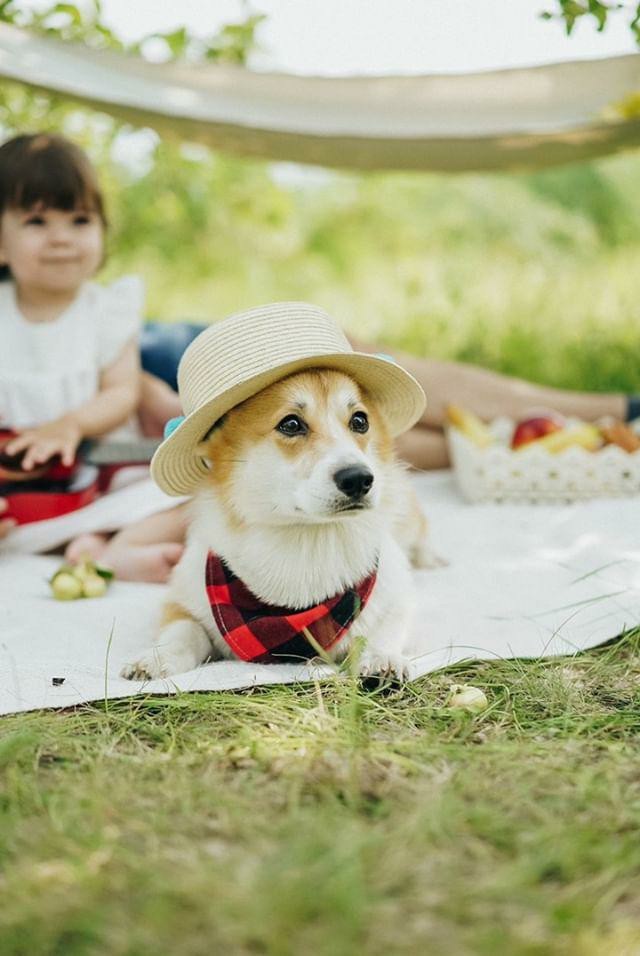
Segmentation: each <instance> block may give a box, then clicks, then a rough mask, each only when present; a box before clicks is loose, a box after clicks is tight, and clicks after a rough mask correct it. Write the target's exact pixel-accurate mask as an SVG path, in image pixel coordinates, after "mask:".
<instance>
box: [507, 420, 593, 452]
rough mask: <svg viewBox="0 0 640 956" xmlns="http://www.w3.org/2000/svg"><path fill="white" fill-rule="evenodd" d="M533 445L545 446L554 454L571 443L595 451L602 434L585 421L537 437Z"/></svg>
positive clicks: (531, 443)
mask: <svg viewBox="0 0 640 956" xmlns="http://www.w3.org/2000/svg"><path fill="white" fill-rule="evenodd" d="M533 444H534V443H533V442H530V447H531V446H532V445H533ZM535 445H536V446H537V447H538V448H546V449H547V451H550V452H553V453H554V454H555V453H557V452H559V451H564V450H565V448H570V447H571V446H572V445H577V446H578V447H580V448H586V449H587V451H596V449H598V448H600V446H601V445H602V436H601V434H600V430H599V429H598V428H596V426H595V425H590V424H588V423H585V424H584V425H574V426H572V427H570V428H561V429H560V430H559V431H557V432H551V434H550V435H545V436H544V438H538V439H537V441H536V442H535ZM525 447H526V446H525Z"/></svg>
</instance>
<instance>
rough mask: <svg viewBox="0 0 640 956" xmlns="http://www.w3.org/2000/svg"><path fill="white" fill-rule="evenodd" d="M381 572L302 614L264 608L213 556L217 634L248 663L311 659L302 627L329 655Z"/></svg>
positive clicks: (210, 575) (209, 574) (208, 579)
mask: <svg viewBox="0 0 640 956" xmlns="http://www.w3.org/2000/svg"><path fill="white" fill-rule="evenodd" d="M376 576H377V569H376V570H374V571H373V572H372V573H371V574H370V575H369V576H368V577H366V578H365V579H364V580H363V581H361V582H360V583H359V584H357V585H356V586H355V587H353V588H350V589H349V590H348V591H344V592H342V593H341V594H336V595H334V597H332V598H328V599H327V600H326V601H323V602H322V604H315V605H313V607H308V608H305V609H304V610H302V611H295V610H291V609H290V608H286V607H274V606H273V605H272V604H263V602H262V601H260V600H259V599H258V598H257V597H255V596H254V595H253V594H252V593H251V591H250V590H249V588H248V587H247V586H246V584H244V583H243V582H242V581H241V580H240V579H239V578H237V577H236V576H235V574H234V573H233V571H232V570H231V568H229V567H227V565H226V564H225V563H224V561H223V560H222V558H220V557H219V556H218V555H217V554H214V553H213V551H210V552H209V554H208V556H207V563H206V568H205V583H206V589H207V596H208V598H209V604H210V605H211V613H212V614H213V619H214V621H215V622H216V625H217V627H218V630H219V631H220V633H221V634H222V636H223V637H224V639H225V641H226V642H227V644H228V645H229V647H230V648H231V650H232V651H233V653H234V654H235V655H236V657H239V658H240V659H241V660H243V661H254V662H259V663H261V664H264V663H267V662H268V663H277V662H282V661H284V660H286V659H287V658H296V659H297V660H300V659H301V658H302V659H304V660H308V659H309V658H311V657H314V656H315V654H316V651H315V649H314V648H313V647H312V645H311V644H310V643H309V641H308V640H307V639H306V637H305V636H304V633H303V630H302V629H303V628H307V630H309V631H310V633H311V634H312V636H313V637H314V639H315V640H316V641H317V643H318V644H319V645H320V647H322V648H323V649H324V650H328V649H329V648H330V647H332V646H333V645H334V644H335V643H336V641H338V640H339V639H340V638H341V637H342V635H343V634H344V632H345V631H346V630H347V628H348V627H349V625H350V624H351V623H352V622H353V621H354V620H355V619H356V617H357V616H358V614H360V611H362V609H363V608H364V606H365V605H366V603H367V601H368V600H369V597H370V595H371V592H372V591H373V586H374V584H375V583H376Z"/></svg>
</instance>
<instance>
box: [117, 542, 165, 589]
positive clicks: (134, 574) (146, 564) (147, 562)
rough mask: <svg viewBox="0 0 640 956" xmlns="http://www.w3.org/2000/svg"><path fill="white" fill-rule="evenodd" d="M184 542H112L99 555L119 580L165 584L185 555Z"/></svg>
mask: <svg viewBox="0 0 640 956" xmlns="http://www.w3.org/2000/svg"><path fill="white" fill-rule="evenodd" d="M183 551H184V545H183V544H175V543H173V542H164V543H162V544H133V543H126V542H124V541H123V542H115V543H111V544H109V545H108V546H107V547H106V548H105V549H104V551H103V552H102V554H101V556H100V560H101V563H102V564H104V565H105V567H108V568H111V570H112V571H113V573H114V574H115V576H116V578H117V579H119V580H120V581H146V582H148V583H150V584H164V583H165V582H166V581H167V580H168V579H169V575H170V573H171V571H172V570H173V568H174V566H175V565H176V564H177V563H178V561H179V560H180V558H181V557H182V552H183Z"/></svg>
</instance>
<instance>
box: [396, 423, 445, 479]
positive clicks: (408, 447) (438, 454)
mask: <svg viewBox="0 0 640 956" xmlns="http://www.w3.org/2000/svg"><path fill="white" fill-rule="evenodd" d="M396 454H397V455H398V457H399V458H402V459H403V460H404V461H406V462H407V464H409V465H411V467H412V468H415V469H417V470H418V471H429V470H431V469H432V468H448V467H449V453H448V451H447V442H446V440H445V437H444V432H443V431H442V429H438V428H427V427H425V426H424V425H416V426H415V427H414V428H412V429H410V430H409V431H408V432H405V433H404V435H400V436H399V437H398V438H396Z"/></svg>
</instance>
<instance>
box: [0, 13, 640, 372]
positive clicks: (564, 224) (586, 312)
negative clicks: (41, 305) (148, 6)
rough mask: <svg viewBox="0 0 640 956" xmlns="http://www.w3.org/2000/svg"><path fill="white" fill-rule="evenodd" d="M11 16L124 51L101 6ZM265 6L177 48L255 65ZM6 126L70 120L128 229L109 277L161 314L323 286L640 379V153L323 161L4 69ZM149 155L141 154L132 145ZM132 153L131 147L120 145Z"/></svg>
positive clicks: (172, 53) (119, 227)
mask: <svg viewBox="0 0 640 956" xmlns="http://www.w3.org/2000/svg"><path fill="white" fill-rule="evenodd" d="M29 6H30V5H28V4H25V3H20V2H18V0H9V2H7V0H5V2H1V0H0V20H5V21H8V22H13V23H16V24H18V25H21V26H26V27H29V28H30V29H36V30H40V31H45V32H49V33H52V34H54V35H57V36H59V37H61V38H64V39H67V40H70V41H71V40H75V41H78V40H82V41H83V42H87V43H91V44H92V45H96V46H107V47H111V48H119V49H124V45H123V44H122V43H121V41H120V40H119V39H118V37H117V36H115V35H114V34H113V32H112V31H110V30H109V29H108V28H107V27H106V26H105V25H104V23H103V22H102V11H101V8H100V5H99V3H93V4H92V5H90V6H89V7H83V8H82V9H80V8H79V7H76V6H75V5H72V4H55V5H53V6H52V7H51V8H50V9H49V10H48V11H46V10H45V11H42V10H41V11H40V12H39V13H38V14H35V13H34V12H33V11H30V10H29ZM259 19H260V18H259V17H256V16H254V15H252V14H251V12H250V11H247V17H246V19H245V21H243V22H242V23H239V24H233V25H230V26H227V27H225V28H224V29H223V30H222V31H221V32H220V33H219V34H217V35H216V36H212V37H209V38H207V39H204V40H203V39H197V40H196V38H193V37H190V36H189V35H188V34H187V32H186V31H176V32H173V33H171V34H169V35H165V36H164V37H160V38H158V36H157V35H155V36H153V37H151V38H144V39H143V40H140V41H138V42H137V43H136V44H134V45H133V47H128V48H127V50H128V51H129V52H131V51H132V50H133V52H135V53H141V52H142V53H143V52H144V49H145V44H146V43H147V42H151V40H153V42H155V43H157V42H161V43H163V44H164V47H163V49H164V50H165V54H166V57H167V59H172V58H176V57H187V58H196V59H197V58H200V59H201V58H203V57H206V58H208V59H211V58H214V59H215V58H217V59H225V58H226V59H231V60H233V61H234V62H244V61H245V60H246V58H247V56H248V55H249V53H250V51H251V49H253V47H254V45H255V43H256V39H257V34H258V30H259ZM0 127H2V131H3V133H4V135H5V136H8V135H11V134H13V133H15V132H18V131H26V130H36V129H48V130H57V131H61V132H63V133H66V134H67V135H69V136H72V137H73V138H74V139H75V140H77V141H78V142H79V143H80V144H81V145H83V146H84V147H85V148H86V149H87V151H88V152H89V154H90V155H91V157H92V159H93V160H94V162H95V163H96V164H97V166H98V168H99V170H100V175H101V179H102V182H103V184H104V188H105V192H106V194H107V199H108V207H109V212H110V219H111V222H112V229H111V234H110V239H109V246H110V255H109V260H108V263H107V267H106V270H105V273H104V277H105V278H107V279H108V278H110V277H112V276H115V275H118V274H121V273H123V272H132V271H133V272H138V273H140V274H142V276H143V277H144V278H145V280H146V283H147V289H148V312H149V314H150V315H153V316H156V317H159V318H162V319H167V320H172V319H177V318H199V319H202V320H203V321H209V320H212V319H215V318H219V317H220V316H222V315H225V314H226V313H228V312H229V311H232V310H235V309H238V308H243V307H246V306H251V305H255V304H257V303H259V302H264V301H269V300H277V299H308V300H311V301H315V302H318V303H319V304H321V305H324V306H325V307H327V308H328V309H330V310H331V311H333V312H334V314H336V316H337V317H338V318H339V319H340V320H341V321H342V322H343V323H344V324H345V326H346V327H347V328H348V329H349V330H350V331H351V332H352V333H354V334H355V335H356V336H360V337H362V338H369V339H377V340H379V341H381V342H384V343H387V344H394V345H396V346H399V347H404V348H406V349H407V350H411V351H413V352H416V353H419V354H427V353H429V354H434V355H439V356H442V357H447V358H458V359H461V360H463V361H470V362H478V363H481V364H485V365H487V366H490V367H493V368H497V369H500V370H503V371H505V372H509V373H513V374H519V375H523V376H527V377H530V378H532V379H536V380H539V381H545V382H549V383H552V384H557V385H566V386H572V387H582V388H593V389H620V390H624V389H627V390H638V389H640V362H639V361H638V330H639V328H640V298H639V296H638V275H639V274H640V269H639V266H640V161H639V159H638V158H637V157H636V156H634V155H628V156H620V157H612V158H610V159H607V160H605V161H601V162H599V163H597V164H592V165H583V166H575V167H566V168H562V169H556V170H549V171H545V172H539V173H535V174H531V175H511V176H508V175H465V176H455V177H454V176H444V175H432V174H423V175H420V174H369V175H352V174H347V173H333V172H332V173H328V172H327V173H324V172H322V171H317V170H316V171H313V170H312V171H304V170H300V169H299V168H292V167H289V166H284V165H282V164H279V165H278V164H276V165H270V164H268V163H263V162H254V161H251V162H250V161H243V160H240V159H237V158H230V157H226V156H223V155H221V154H215V153H213V152H211V151H209V150H206V149H204V148H202V147H196V146H193V145H189V144H183V145H180V144H177V143H173V142H166V141H161V140H159V139H158V138H157V137H156V136H155V134H153V133H152V132H151V131H146V132H140V131H134V130H133V129H132V128H131V127H128V126H126V125H124V124H122V123H120V122H118V121H116V120H114V119H112V118H111V117H108V116H105V115H104V114H101V113H96V112H90V111H86V110H82V109H80V108H78V107H77V106H76V105H74V104H73V103H71V102H69V101H65V100H63V99H62V98H60V97H56V96H52V95H49V94H45V93H42V92H36V91H32V90H27V89H26V88H24V87H21V86H18V85H16V84H12V83H3V84H1V85H0ZM134 153H135V155H136V157H137V158H136V159H135V161H131V159H130V158H129V156H130V155H131V154H134ZM123 156H125V160H126V161H123V159H122V157H123Z"/></svg>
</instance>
